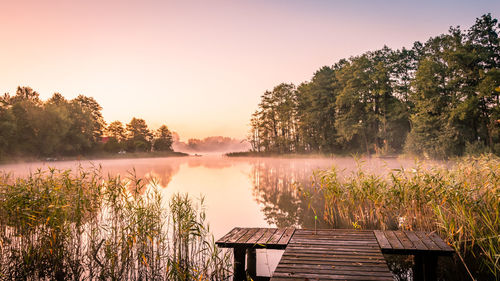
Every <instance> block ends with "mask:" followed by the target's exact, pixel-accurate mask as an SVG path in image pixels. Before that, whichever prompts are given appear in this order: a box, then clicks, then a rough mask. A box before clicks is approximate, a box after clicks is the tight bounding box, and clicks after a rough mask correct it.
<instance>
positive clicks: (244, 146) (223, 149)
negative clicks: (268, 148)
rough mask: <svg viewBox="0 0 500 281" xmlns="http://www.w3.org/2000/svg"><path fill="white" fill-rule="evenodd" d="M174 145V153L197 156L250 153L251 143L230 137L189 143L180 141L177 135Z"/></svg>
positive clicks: (175, 135) (192, 140) (209, 138)
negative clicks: (194, 154)
mask: <svg viewBox="0 0 500 281" xmlns="http://www.w3.org/2000/svg"><path fill="white" fill-rule="evenodd" d="M173 137H174V143H173V144H172V148H173V149H174V151H179V152H185V153H191V154H192V153H196V154H211V155H214V154H224V153H228V152H240V151H248V150H249V149H250V143H248V141H246V140H238V139H233V138H228V137H222V136H215V137H207V138H204V139H189V140H188V141H187V142H182V141H180V140H179V136H178V135H177V134H174V135H173Z"/></svg>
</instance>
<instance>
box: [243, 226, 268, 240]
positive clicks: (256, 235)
mask: <svg viewBox="0 0 500 281" xmlns="http://www.w3.org/2000/svg"><path fill="white" fill-rule="evenodd" d="M266 231H267V228H259V230H258V231H257V232H256V233H254V235H252V237H250V239H248V240H247V242H246V243H247V244H256V243H257V241H259V239H260V238H261V237H262V235H264V233H265V232H266Z"/></svg>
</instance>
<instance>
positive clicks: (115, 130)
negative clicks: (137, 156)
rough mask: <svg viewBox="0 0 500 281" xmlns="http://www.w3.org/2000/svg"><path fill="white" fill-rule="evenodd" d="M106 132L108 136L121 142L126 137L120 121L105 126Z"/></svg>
mask: <svg viewBox="0 0 500 281" xmlns="http://www.w3.org/2000/svg"><path fill="white" fill-rule="evenodd" d="M106 134H107V135H108V137H110V138H114V139H115V140H116V141H118V142H121V141H123V140H124V139H125V138H126V135H125V128H123V124H122V122H120V121H113V122H111V123H110V124H109V125H108V127H107V128H106Z"/></svg>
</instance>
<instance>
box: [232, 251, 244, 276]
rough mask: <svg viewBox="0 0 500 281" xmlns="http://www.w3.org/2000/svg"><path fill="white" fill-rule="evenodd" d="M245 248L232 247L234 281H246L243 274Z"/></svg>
mask: <svg viewBox="0 0 500 281" xmlns="http://www.w3.org/2000/svg"><path fill="white" fill-rule="evenodd" d="M245 252H246V251H245V248H243V247H234V250H233V253H234V278H233V280H234V281H243V280H246V274H245Z"/></svg>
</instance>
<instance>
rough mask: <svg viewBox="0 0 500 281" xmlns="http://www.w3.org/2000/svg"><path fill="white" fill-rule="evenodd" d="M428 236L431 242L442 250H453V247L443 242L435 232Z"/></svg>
mask: <svg viewBox="0 0 500 281" xmlns="http://www.w3.org/2000/svg"><path fill="white" fill-rule="evenodd" d="M429 238H431V240H432V242H434V243H435V244H436V245H438V247H439V248H441V250H442V251H445V252H453V249H452V248H451V247H450V246H449V245H448V244H446V242H444V241H443V239H441V237H439V235H437V233H435V232H431V233H430V234H429Z"/></svg>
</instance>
